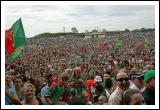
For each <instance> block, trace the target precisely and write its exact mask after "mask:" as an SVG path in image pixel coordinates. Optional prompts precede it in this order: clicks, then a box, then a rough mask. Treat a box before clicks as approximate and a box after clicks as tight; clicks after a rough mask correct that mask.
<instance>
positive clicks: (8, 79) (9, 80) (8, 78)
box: [5, 75, 11, 86]
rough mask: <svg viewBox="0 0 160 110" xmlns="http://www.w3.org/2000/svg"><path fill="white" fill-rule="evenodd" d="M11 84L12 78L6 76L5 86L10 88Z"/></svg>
mask: <svg viewBox="0 0 160 110" xmlns="http://www.w3.org/2000/svg"><path fill="white" fill-rule="evenodd" d="M10 83H11V78H10V76H8V75H7V76H6V77H5V84H6V86H10Z"/></svg>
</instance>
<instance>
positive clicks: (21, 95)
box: [13, 76, 24, 101]
mask: <svg viewBox="0 0 160 110" xmlns="http://www.w3.org/2000/svg"><path fill="white" fill-rule="evenodd" d="M13 84H14V85H15V90H16V93H17V95H18V98H19V99H20V101H22V100H23V99H24V92H23V82H22V78H21V77H20V76H17V77H15V78H14V79H13Z"/></svg>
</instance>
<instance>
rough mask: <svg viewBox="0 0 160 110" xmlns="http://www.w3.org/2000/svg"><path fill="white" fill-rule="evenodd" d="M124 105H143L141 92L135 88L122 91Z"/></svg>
mask: <svg viewBox="0 0 160 110" xmlns="http://www.w3.org/2000/svg"><path fill="white" fill-rule="evenodd" d="M123 104H124V105H144V104H145V102H144V98H143V96H142V94H141V93H140V92H139V91H138V90H136V89H128V90H126V91H125V92H124V93H123Z"/></svg>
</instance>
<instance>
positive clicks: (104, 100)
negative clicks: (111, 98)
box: [98, 96, 106, 105]
mask: <svg viewBox="0 0 160 110" xmlns="http://www.w3.org/2000/svg"><path fill="white" fill-rule="evenodd" d="M103 103H106V98H105V97H101V96H100V97H99V98H98V104H99V105H102V104H103Z"/></svg>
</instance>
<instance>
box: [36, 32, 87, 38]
mask: <svg viewBox="0 0 160 110" xmlns="http://www.w3.org/2000/svg"><path fill="white" fill-rule="evenodd" d="M84 35H85V33H72V32H68V33H42V34H39V35H36V36H35V37H34V38H49V37H68V36H75V37H84Z"/></svg>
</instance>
